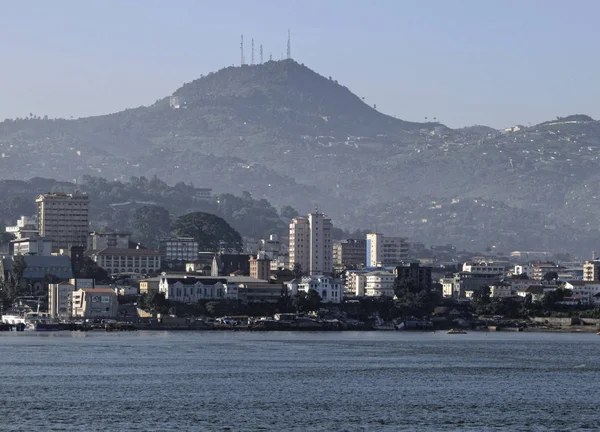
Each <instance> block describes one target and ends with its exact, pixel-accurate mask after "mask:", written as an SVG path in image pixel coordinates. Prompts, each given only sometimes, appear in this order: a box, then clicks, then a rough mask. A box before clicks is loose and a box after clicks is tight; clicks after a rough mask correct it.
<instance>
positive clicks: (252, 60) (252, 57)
mask: <svg viewBox="0 0 600 432" xmlns="http://www.w3.org/2000/svg"><path fill="white" fill-rule="evenodd" d="M250 64H254V38H252V56H251V57H250Z"/></svg>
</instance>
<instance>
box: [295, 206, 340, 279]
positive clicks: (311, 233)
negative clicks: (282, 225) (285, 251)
mask: <svg viewBox="0 0 600 432" xmlns="http://www.w3.org/2000/svg"><path fill="white" fill-rule="evenodd" d="M332 228H333V225H332V223H331V219H329V218H328V217H327V216H326V215H325V214H323V213H321V212H318V211H316V212H313V213H310V214H309V215H308V217H307V218H304V217H298V218H294V219H292V221H291V223H290V240H289V241H290V247H289V257H290V258H289V266H290V267H289V268H290V270H293V269H294V266H295V265H296V264H299V265H300V266H301V268H302V272H303V273H304V274H309V275H329V274H331V273H332V272H333V241H332V238H331V231H332Z"/></svg>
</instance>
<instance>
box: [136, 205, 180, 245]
mask: <svg viewBox="0 0 600 432" xmlns="http://www.w3.org/2000/svg"><path fill="white" fill-rule="evenodd" d="M131 226H132V227H133V229H134V233H135V236H136V237H137V238H138V239H139V240H140V241H141V242H142V244H143V245H145V246H150V247H154V248H158V240H159V239H160V238H161V237H168V235H169V233H170V231H171V215H170V214H169V211H168V210H167V209H166V208H164V207H160V206H145V207H141V208H139V209H137V210H136V211H135V213H134V214H133V216H132V218H131Z"/></svg>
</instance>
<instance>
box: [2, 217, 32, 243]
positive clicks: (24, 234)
mask: <svg viewBox="0 0 600 432" xmlns="http://www.w3.org/2000/svg"><path fill="white" fill-rule="evenodd" d="M5 230H6V232H7V233H10V234H12V235H14V236H15V238H17V239H22V238H30V237H37V236H39V231H38V227H37V217H36V216H31V217H30V216H21V217H20V218H19V220H18V221H17V224H16V225H14V226H7V227H6V228H5Z"/></svg>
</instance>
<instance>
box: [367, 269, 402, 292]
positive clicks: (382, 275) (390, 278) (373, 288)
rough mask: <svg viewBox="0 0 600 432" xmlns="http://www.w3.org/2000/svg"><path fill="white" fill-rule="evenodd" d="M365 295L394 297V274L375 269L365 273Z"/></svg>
mask: <svg viewBox="0 0 600 432" xmlns="http://www.w3.org/2000/svg"><path fill="white" fill-rule="evenodd" d="M364 277H365V295H366V296H368V297H383V296H385V297H394V281H395V279H396V278H395V277H394V274H393V273H391V272H387V271H382V270H376V271H373V272H369V273H366V274H365V275H364Z"/></svg>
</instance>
